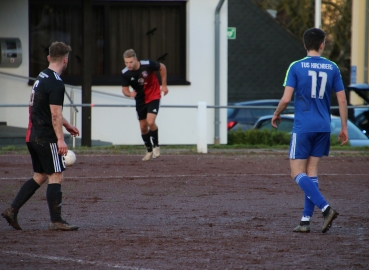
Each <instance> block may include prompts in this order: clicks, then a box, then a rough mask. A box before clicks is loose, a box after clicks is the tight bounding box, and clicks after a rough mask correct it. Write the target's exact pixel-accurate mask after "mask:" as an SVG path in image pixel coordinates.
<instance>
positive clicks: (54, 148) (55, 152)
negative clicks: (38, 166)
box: [50, 143, 62, 172]
mask: <svg viewBox="0 0 369 270" xmlns="http://www.w3.org/2000/svg"><path fill="white" fill-rule="evenodd" d="M50 149H51V155H52V156H53V162H54V171H55V172H61V171H62V170H61V168H60V159H59V155H58V147H57V145H56V143H50Z"/></svg>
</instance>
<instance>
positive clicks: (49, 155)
mask: <svg viewBox="0 0 369 270" xmlns="http://www.w3.org/2000/svg"><path fill="white" fill-rule="evenodd" d="M27 147H28V151H29V153H30V154H31V159H32V166H33V171H34V172H37V173H46V174H53V173H57V172H62V171H64V170H65V161H64V156H61V155H59V154H58V145H57V143H44V144H39V143H35V142H27Z"/></svg>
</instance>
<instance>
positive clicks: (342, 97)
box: [336, 90, 348, 145]
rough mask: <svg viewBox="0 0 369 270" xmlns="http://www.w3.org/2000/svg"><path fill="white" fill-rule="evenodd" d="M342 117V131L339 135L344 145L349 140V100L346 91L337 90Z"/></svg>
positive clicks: (339, 139)
mask: <svg viewBox="0 0 369 270" xmlns="http://www.w3.org/2000/svg"><path fill="white" fill-rule="evenodd" d="M336 96H337V101H338V106H339V111H340V118H341V126H342V127H341V131H340V134H339V135H338V141H341V145H344V144H345V143H347V141H348V129H347V118H348V116H347V100H346V94H345V91H344V90H342V91H339V92H336Z"/></svg>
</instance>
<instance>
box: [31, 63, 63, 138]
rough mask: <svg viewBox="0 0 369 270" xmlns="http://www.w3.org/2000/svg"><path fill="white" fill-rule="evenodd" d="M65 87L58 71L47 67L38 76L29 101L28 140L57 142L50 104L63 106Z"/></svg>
mask: <svg viewBox="0 0 369 270" xmlns="http://www.w3.org/2000/svg"><path fill="white" fill-rule="evenodd" d="M64 92H65V87H64V83H63V81H62V79H61V78H60V77H59V75H58V73H56V72H55V71H53V70H51V69H49V68H47V69H45V70H44V71H42V72H41V73H40V74H39V75H38V76H37V78H36V81H35V83H34V84H33V87H32V93H31V98H30V103H29V122H28V130H27V134H26V142H37V143H52V142H57V141H58V139H57V137H56V134H55V131H54V128H53V124H52V119H51V110H50V105H60V106H63V103H64Z"/></svg>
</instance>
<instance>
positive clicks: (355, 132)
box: [254, 114, 369, 146]
mask: <svg viewBox="0 0 369 270" xmlns="http://www.w3.org/2000/svg"><path fill="white" fill-rule="evenodd" d="M272 117H273V115H267V116H263V117H260V118H259V119H258V121H257V122H256V124H255V126H254V129H261V130H263V129H269V130H271V129H275V128H274V127H273V126H272V124H271V123H270V121H271V120H272ZM294 118H295V115H293V114H284V115H283V114H282V115H281V119H282V121H281V123H279V124H278V128H277V130H279V131H283V132H289V133H290V132H292V128H293V121H294ZM347 127H348V134H349V141H350V144H351V146H369V138H368V137H366V136H365V134H364V133H363V132H362V131H361V130H360V129H359V128H358V127H357V126H355V125H354V124H353V123H352V122H351V121H350V120H348V123H347ZM340 131H341V118H339V117H338V116H334V115H332V116H331V132H332V134H334V135H336V136H338V134H339V132H340Z"/></svg>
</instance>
